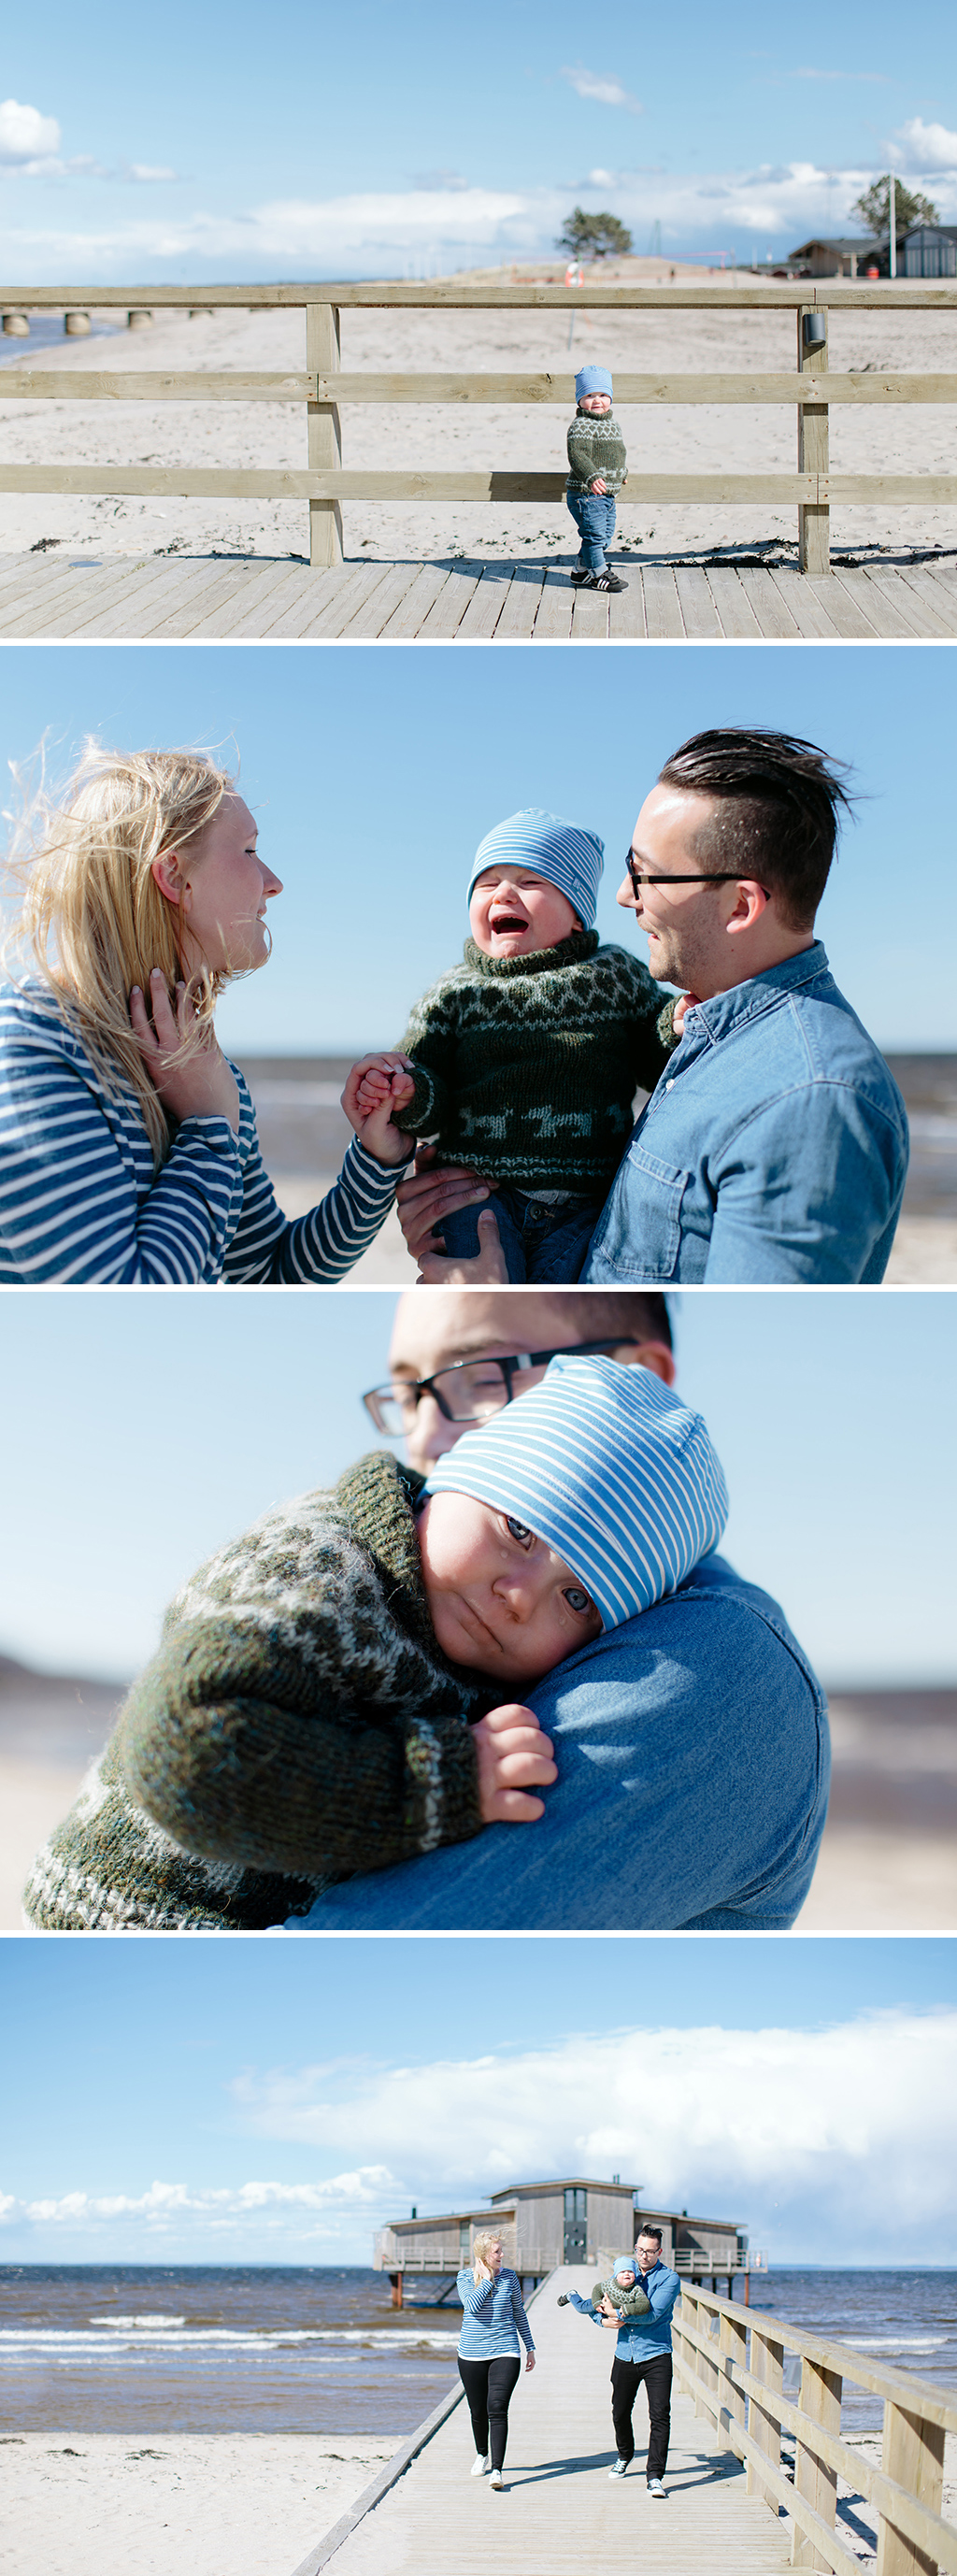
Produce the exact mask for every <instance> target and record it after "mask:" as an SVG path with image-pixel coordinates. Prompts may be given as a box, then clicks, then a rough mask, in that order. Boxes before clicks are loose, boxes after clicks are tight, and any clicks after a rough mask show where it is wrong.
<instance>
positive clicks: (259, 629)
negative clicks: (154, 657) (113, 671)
mask: <svg viewBox="0 0 957 2576" xmlns="http://www.w3.org/2000/svg"><path fill="white" fill-rule="evenodd" d="M295 570H296V573H297V574H298V580H297V581H296V583H295V585H294V586H293V588H292V589H291V590H290V584H289V575H290V567H289V565H288V564H283V563H282V562H272V563H265V564H261V565H259V566H258V568H256V569H252V568H251V569H250V571H249V572H248V573H246V574H245V575H244V576H243V578H242V579H241V580H240V581H231V582H227V583H224V584H223V585H221V586H220V587H219V588H218V589H217V590H216V592H215V593H214V592H212V591H211V590H208V589H207V588H206V586H205V585H204V586H203V587H202V589H200V590H198V591H197V592H196V593H195V595H185V596H184V598H183V599H182V600H181V601H174V603H173V606H172V610H171V612H170V615H169V617H168V618H167V619H166V620H165V621H164V626H165V629H166V630H167V631H168V629H169V627H170V626H171V625H175V629H176V632H177V634H179V635H181V636H182V637H183V638H184V639H185V638H186V637H187V636H189V637H191V638H192V639H193V641H194V642H198V641H199V639H200V637H202V636H209V637H224V636H226V635H237V634H242V633H248V634H251V635H253V636H256V637H258V636H260V635H261V634H262V633H264V631H265V629H264V625H263V620H264V618H265V617H266V616H267V615H268V613H269V610H270V608H271V607H272V606H273V600H274V594H278V596H277V597H276V598H275V610H274V613H275V615H276V616H277V617H278V616H280V615H281V613H282V609H283V607H284V606H285V605H286V604H287V603H288V601H289V599H290V597H291V598H295V597H297V596H298V597H299V598H301V597H302V593H303V587H304V585H305V583H307V582H308V581H309V580H310V574H309V572H308V568H307V567H306V566H304V565H297V566H296V567H295ZM159 631H160V630H159V629H158V628H157V627H155V626H153V625H151V626H150V628H149V632H150V634H151V635H152V634H158V633H159Z"/></svg>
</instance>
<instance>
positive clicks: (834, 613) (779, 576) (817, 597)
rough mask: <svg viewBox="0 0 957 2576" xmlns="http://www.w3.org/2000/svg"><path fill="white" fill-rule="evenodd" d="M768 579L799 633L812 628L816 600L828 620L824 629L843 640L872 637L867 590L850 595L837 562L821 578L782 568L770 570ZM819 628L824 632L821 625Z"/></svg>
mask: <svg viewBox="0 0 957 2576" xmlns="http://www.w3.org/2000/svg"><path fill="white" fill-rule="evenodd" d="M770 579H771V580H772V581H773V583H774V586H775V588H776V589H777V590H778V591H779V592H780V594H781V598H782V600H783V602H784V605H785V607H786V608H788V609H790V612H791V615H792V617H793V619H794V622H795V625H796V626H797V628H798V630H799V633H801V634H802V635H805V634H811V633H812V632H814V627H813V619H814V615H815V603H816V604H817V610H818V613H819V616H820V617H821V618H825V619H827V620H828V621H829V624H828V628H827V632H829V633H831V634H834V635H839V636H841V637H842V639H843V641H844V642H845V643H850V642H855V643H862V644H863V643H866V642H867V641H868V638H870V639H871V640H873V637H874V634H875V632H876V629H875V627H874V623H873V620H872V619H871V618H870V617H869V616H868V615H867V611H866V605H865V604H864V603H866V598H867V592H866V590H865V591H863V592H862V593H861V596H860V597H859V598H857V599H852V598H851V596H850V594H849V592H848V591H846V590H845V589H844V587H843V584H842V580H841V575H840V566H836V567H835V566H832V568H831V572H830V574H829V575H828V577H827V579H826V580H825V581H820V582H813V583H812V582H809V581H807V580H806V579H805V576H804V575H803V573H799V572H785V571H783V570H776V571H774V572H772V573H771V575H770ZM821 632H822V634H823V633H824V632H825V629H824V628H823V626H822V628H821Z"/></svg>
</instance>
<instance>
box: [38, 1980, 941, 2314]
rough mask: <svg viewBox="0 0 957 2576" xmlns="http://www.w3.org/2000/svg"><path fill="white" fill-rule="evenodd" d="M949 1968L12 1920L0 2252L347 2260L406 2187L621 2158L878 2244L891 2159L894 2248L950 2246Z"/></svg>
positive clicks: (790, 2251) (441, 2200) (777, 2235)
mask: <svg viewBox="0 0 957 2576" xmlns="http://www.w3.org/2000/svg"><path fill="white" fill-rule="evenodd" d="M330 1948H331V1950H332V1953H333V1955H332V1957H330V1956H329V1951H330ZM955 1968H957V1950H955V1944H954V1942H953V1941H945V1940H941V1941H934V1940H912V1941H908V1940H903V1941H895V1940H882V1941H880V1942H876V1941H856V1940H853V1939H849V1940H842V1941H830V1940H824V1941H815V1940H813V1939H810V1940H804V1941H797V1942H795V1941H793V1940H789V1939H787V1938H785V1939H783V1940H781V1941H774V1940H765V1939H760V1938H757V1937H753V1936H752V1937H747V1936H745V1937H744V1938H742V1939H737V1938H735V1937H734V1936H727V1935H722V1936H720V1937H718V1938H713V1939H711V1940H707V1939H702V1938H700V1937H696V1938H692V1937H690V1936H689V1937H688V1938H687V1939H680V1938H679V1939H673V1938H672V1939H669V1940H658V1939H656V1938H654V1937H649V1938H645V1939H642V1938H640V1937H639V1938H635V1939H630V1940H626V1939H617V1940H616V1939H607V1940H606V1939H605V1938H603V1937H599V1938H595V1939H592V1940H588V1941H581V1940H579V1941H576V1940H573V1939H568V1940H566V1939H564V1938H562V1937H559V1936H555V1937H551V1938H549V1939H547V1940H535V1939H530V1940H528V1941H526V1942H520V1941H515V1940H513V1939H507V1940H505V1939H503V1940H501V1941H499V1940H498V1939H496V1937H495V1936H488V1937H486V1938H484V1939H483V1940H481V1941H473V1940H469V1939H465V1940H452V1941H428V1942H422V1941H415V1940H406V1939H402V1938H401V1937H399V1938H392V1939H390V1940H382V1941H380V1940H378V1939H374V1940H368V1941H367V1940H363V1939H361V1938H360V1939H357V1940H352V1941H333V1942H332V1943H331V1944H330V1943H328V1942H325V1943H323V1944H322V1945H321V1947H320V1944H319V1942H318V1941H314V1942H309V1943H306V1942H298V1941H282V1940H280V1939H264V1938H254V1939H244V1938H243V1937H242V1936H234V1937H232V1938H230V1939H228V1940H222V1939H194V1940H192V1941H190V1942H189V1943H179V1942H175V1941H155V1940H149V1939H143V1940H139V1941H136V1942H130V1943H119V1942H114V1941H110V1940H108V1939H98V1938H96V1937H90V1938H89V1939H87V1940H84V1941H82V1942H77V1941H72V1942H71V1941H68V1940H56V1939H50V1940H48V1941H45V1942H37V1943H29V1942H23V1941H21V1940H6V1941H4V1942H3V1943H2V1945H0V1994H2V1997H3V2011H4V2029H5V2040H4V2060H5V2076H6V2082H5V2088H4V2092H5V2108H4V2110H3V2112H2V2114H0V2141H2V2161H0V2260H4V2261H8V2262H16V2261H23V2260H28V2261H29V2260H33V2261H50V2260H52V2261H62V2262H82V2261H127V2262H130V2261H132V2262H135V2261H151V2260H152V2261H157V2260H158V2261H164V2262H175V2261H176V2260H187V2261H188V2260H192V2261H194V2262H198V2261H210V2260H212V2261H220V2262H229V2261H236V2260H243V2261H246V2262H257V2261H259V2262H262V2261H266V2262H269V2261H273V2262H296V2261H306V2262H313V2263H322V2262H335V2261H340V2262H341V2261H347V2262H349V2261H358V2262H364V2261H368V2259H369V2250H370V2242H371V2234H372V2229H373V2228H374V2227H375V2226H377V2225H379V2224H381V2223H382V2222H383V2221H384V2220H387V2219H389V2218H394V2217H397V2216H402V2215H404V2214H405V2212H406V2210H407V2208H408V2207H409V2205H410V2204H411V2201H412V2200H414V2201H415V2202H416V2204H417V2205H418V2207H419V2208H420V2209H421V2210H425V2209H429V2208H431V2209H437V2208H448V2207H452V2208H455V2207H456V2206H457V2205H459V2203H460V2201H462V2200H463V2199H464V2200H465V2202H466V2204H467V2203H468V2200H469V2199H470V2198H471V2197H472V2196H473V2195H475V2196H476V2197H481V2195H482V2194H483V2193H487V2192H489V2191H492V2190H496V2189H499V2188H502V2189H504V2188H507V2187H508V2185H509V2184H510V2183H512V2182H514V2181H517V2180H519V2179H522V2178H525V2179H532V2178H533V2177H534V2176H536V2175H539V2174H540V2175H546V2174H549V2173H563V2172H564V2173H569V2172H571V2173H576V2172H580V2173H586V2174H587V2173H593V2174H595V2175H596V2176H602V2175H604V2174H608V2175H610V2174H611V2173H612V2172H613V2171H614V2172H620V2173H621V2175H622V2179H623V2180H625V2181H627V2180H634V2182H635V2183H641V2184H642V2185H643V2187H644V2188H643V2197H644V2200H645V2204H646V2206H650V2205H654V2203H655V2202H656V2201H658V2202H659V2203H660V2204H662V2205H665V2206H669V2205H676V2206H678V2207H686V2208H689V2209H691V2210H695V2209H697V2210H698V2211H699V2212H701V2213H703V2214H708V2213H709V2212H710V2213H711V2214H713V2215H715V2216H722V2217H732V2218H736V2219H738V2220H739V2221H744V2222H745V2223H748V2224H749V2225H750V2229H751V2239H752V2244H753V2245H755V2246H761V2247H766V2248H767V2249H768V2250H769V2251H770V2253H771V2255H772V2259H774V2260H777V2261H778V2262H801V2261H807V2262H838V2263H843V2262H854V2261H857V2262H868V2261H870V2262H873V2261H877V2260H881V2259H883V2258H884V2257H885V2256H886V2253H887V2250H888V2249H887V2209H888V2201H887V2193H888V2185H889V2178H890V2177H893V2184H892V2192H893V2207H894V2214H895V2227H894V2246H893V2255H894V2259H895V2260H896V2261H899V2260H901V2259H902V2256H903V2258H904V2259H906V2260H907V2261H909V2262H913V2263H921V2262H932V2263H940V2262H943V2263H947V2262H950V2263H953V2262H954V2260H955V2258H957V2233H955V2229H954V2217H953V2195H952V2190H951V2188H950V2184H951V2180H952V2142H953V2124H954V2115H955V2110H957V2098H955V2096H957V2083H955V2075H957V2049H955V2038H957V2013H955V2010H954V2004H955V1993H954V1981H955ZM397 2032H401V2038H400V2039H399V2040H398V2042H397V2037H396V2034H397ZM65 2103H66V2104H68V2105H69V2116H68V2118H64V2104H65Z"/></svg>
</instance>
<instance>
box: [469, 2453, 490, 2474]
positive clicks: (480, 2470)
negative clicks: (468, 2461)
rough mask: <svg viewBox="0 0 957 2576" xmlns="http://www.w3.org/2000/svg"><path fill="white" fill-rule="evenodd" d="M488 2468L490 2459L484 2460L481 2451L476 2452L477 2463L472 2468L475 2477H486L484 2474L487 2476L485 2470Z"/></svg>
mask: <svg viewBox="0 0 957 2576" xmlns="http://www.w3.org/2000/svg"><path fill="white" fill-rule="evenodd" d="M487 2468H488V2461H487V2460H483V2458H482V2456H481V2453H480V2452H476V2455H475V2465H474V2467H473V2470H472V2476H473V2478H484V2476H485V2472H486V2469H487Z"/></svg>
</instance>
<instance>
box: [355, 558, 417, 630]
mask: <svg viewBox="0 0 957 2576" xmlns="http://www.w3.org/2000/svg"><path fill="white" fill-rule="evenodd" d="M384 569H385V579H384V581H378V582H376V585H375V588H374V590H371V591H370V592H368V594H367V596H366V598H365V599H363V600H362V601H361V602H360V603H358V604H357V606H356V607H355V609H354V610H353V611H352V614H351V616H348V617H346V618H345V620H344V621H343V624H342V625H341V626H340V627H339V629H338V633H339V635H340V637H341V638H342V639H343V641H344V642H346V643H349V644H354V643H359V642H360V641H361V639H362V637H363V636H378V635H381V633H382V629H383V626H384V625H386V624H387V622H388V619H389V618H390V617H391V616H392V615H393V613H394V611H395V610H396V609H397V608H400V607H401V605H402V601H403V600H404V599H406V598H407V597H408V594H409V591H410V590H411V588H412V583H413V581H414V579H415V575H416V572H417V570H418V569H419V567H418V566H417V565H416V564H392V565H389V564H386V566H385V567H384Z"/></svg>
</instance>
